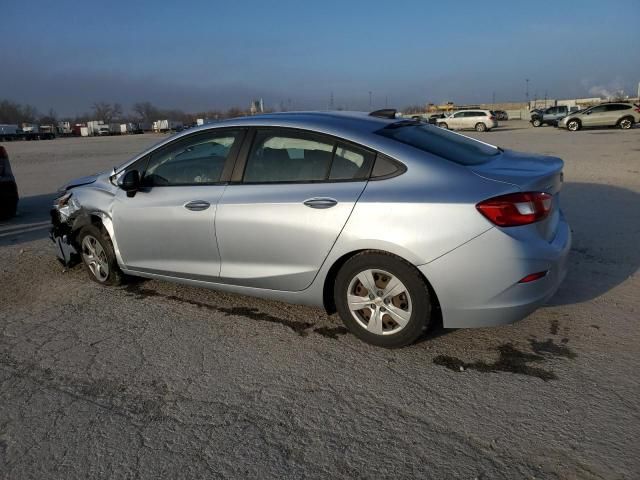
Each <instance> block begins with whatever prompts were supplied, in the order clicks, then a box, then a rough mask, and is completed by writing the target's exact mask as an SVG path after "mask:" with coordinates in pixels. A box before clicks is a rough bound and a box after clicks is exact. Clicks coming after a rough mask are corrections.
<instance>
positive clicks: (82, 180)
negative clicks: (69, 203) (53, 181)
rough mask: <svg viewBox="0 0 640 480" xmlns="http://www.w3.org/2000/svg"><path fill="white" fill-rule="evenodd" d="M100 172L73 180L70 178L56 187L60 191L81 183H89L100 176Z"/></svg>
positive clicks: (78, 185)
mask: <svg viewBox="0 0 640 480" xmlns="http://www.w3.org/2000/svg"><path fill="white" fill-rule="evenodd" d="M100 175H101V174H100V173H96V174H94V175H88V176H86V177H80V178H76V179H75V180H71V181H70V182H67V183H65V184H64V185H63V186H62V187H60V188H59V189H58V191H60V192H66V191H67V190H71V189H72V188H75V187H80V186H82V185H89V184H91V183H94V182H95V181H96V180H98V178H99V177H100Z"/></svg>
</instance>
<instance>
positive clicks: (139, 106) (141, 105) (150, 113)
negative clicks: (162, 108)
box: [132, 102, 159, 122]
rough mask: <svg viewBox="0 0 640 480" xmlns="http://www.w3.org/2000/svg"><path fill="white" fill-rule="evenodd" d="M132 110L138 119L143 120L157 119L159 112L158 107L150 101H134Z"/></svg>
mask: <svg viewBox="0 0 640 480" xmlns="http://www.w3.org/2000/svg"><path fill="white" fill-rule="evenodd" d="M132 110H133V112H134V113H135V114H136V115H137V116H138V119H139V120H141V121H143V122H151V121H153V120H157V117H158V114H159V112H158V109H157V108H156V107H154V106H153V105H152V104H151V102H138V103H135V104H134V105H133V108H132Z"/></svg>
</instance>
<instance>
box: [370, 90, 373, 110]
mask: <svg viewBox="0 0 640 480" xmlns="http://www.w3.org/2000/svg"><path fill="white" fill-rule="evenodd" d="M372 105H373V102H372V101H371V90H369V110H371V106H372Z"/></svg>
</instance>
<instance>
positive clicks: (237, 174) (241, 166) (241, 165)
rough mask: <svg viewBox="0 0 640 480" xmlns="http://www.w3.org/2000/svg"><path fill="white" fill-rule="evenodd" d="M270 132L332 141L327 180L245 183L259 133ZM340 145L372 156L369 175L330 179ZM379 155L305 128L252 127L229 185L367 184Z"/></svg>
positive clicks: (342, 139)
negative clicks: (250, 157) (248, 164)
mask: <svg viewBox="0 0 640 480" xmlns="http://www.w3.org/2000/svg"><path fill="white" fill-rule="evenodd" d="M269 130H273V131H278V132H284V134H283V135H286V133H290V134H299V135H310V136H317V137H321V138H323V137H324V138H327V139H330V140H331V142H332V144H333V151H332V156H331V162H330V164H329V170H328V171H327V173H326V175H325V178H324V179H322V180H281V181H277V182H245V181H244V174H245V170H246V167H247V162H248V160H249V155H250V154H251V152H252V151H253V147H254V144H255V141H256V137H257V136H258V133H260V132H264V131H269ZM339 144H342V145H344V146H345V147H347V148H349V147H350V146H351V147H352V148H355V149H360V150H363V151H364V152H365V153H368V154H370V155H371V157H372V161H371V164H370V165H369V169H368V171H367V173H366V174H365V175H364V176H363V177H362V178H345V179H331V178H329V176H330V174H331V167H332V166H333V160H334V157H335V152H336V150H337V147H338V145H339ZM377 155H378V152H377V151H376V150H373V149H371V148H369V147H365V146H363V145H360V144H358V143H355V142H352V141H349V140H346V139H344V138H342V137H338V136H336V135H331V134H329V133H324V132H318V131H315V130H307V129H304V128H297V127H281V126H277V125H274V126H258V127H251V128H250V130H249V133H248V134H247V136H246V137H245V142H244V144H243V145H242V148H241V149H240V153H239V155H238V158H237V160H236V164H235V167H234V169H233V173H232V175H231V180H230V181H229V184H230V185H306V184H314V183H346V182H367V181H369V179H370V178H371V172H372V171H373V167H374V165H375V163H376V158H377Z"/></svg>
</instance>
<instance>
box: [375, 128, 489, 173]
mask: <svg viewBox="0 0 640 480" xmlns="http://www.w3.org/2000/svg"><path fill="white" fill-rule="evenodd" d="M376 133H377V134H378V135H382V136H383V137H387V138H391V139H393V140H397V141H398V142H401V143H405V144H407V145H411V146H412V147H415V148H417V149H419V150H422V151H424V152H428V153H432V154H433V155H438V156H439V157H442V158H445V159H447V160H450V161H452V162H455V163H458V164H460V165H480V164H482V163H486V162H488V161H489V160H490V159H491V157H494V156H496V155H499V154H500V152H501V150H500V149H499V148H498V147H494V146H493V145H489V144H487V143H484V142H481V141H479V140H474V139H473V138H469V137H465V136H464V135H460V134H459V133H455V132H451V131H449V130H445V129H444V128H440V127H435V126H432V125H417V124H411V125H408V124H406V125H399V124H397V123H396V124H391V125H389V126H387V127H385V128H383V129H381V130H378V131H377V132H376Z"/></svg>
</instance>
